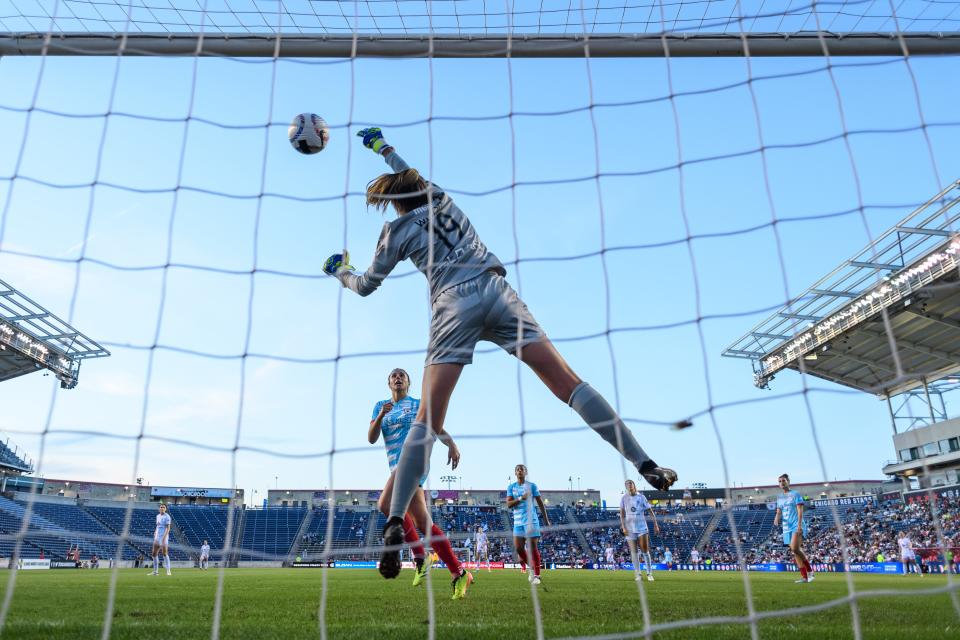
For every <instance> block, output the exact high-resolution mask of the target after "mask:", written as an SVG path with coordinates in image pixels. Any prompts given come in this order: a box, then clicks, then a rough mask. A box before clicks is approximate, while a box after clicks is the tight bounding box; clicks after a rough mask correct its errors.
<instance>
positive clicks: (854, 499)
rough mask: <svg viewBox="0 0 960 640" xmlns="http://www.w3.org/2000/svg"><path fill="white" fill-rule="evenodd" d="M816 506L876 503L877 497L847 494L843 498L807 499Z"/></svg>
mask: <svg viewBox="0 0 960 640" xmlns="http://www.w3.org/2000/svg"><path fill="white" fill-rule="evenodd" d="M807 502H809V503H810V504H812V505H813V506H815V507H829V506H830V505H837V506H838V507H843V506H849V505H853V504H858V505H859V504H866V505H873V504H876V502H877V499H876V498H875V497H873V496H845V497H843V498H824V499H822V500H807Z"/></svg>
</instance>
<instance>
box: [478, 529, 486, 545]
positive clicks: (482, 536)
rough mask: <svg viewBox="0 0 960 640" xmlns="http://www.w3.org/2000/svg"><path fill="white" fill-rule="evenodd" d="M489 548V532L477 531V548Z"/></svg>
mask: <svg viewBox="0 0 960 640" xmlns="http://www.w3.org/2000/svg"><path fill="white" fill-rule="evenodd" d="M486 548H487V534H486V533H484V532H483V531H478V532H477V550H480V549H486Z"/></svg>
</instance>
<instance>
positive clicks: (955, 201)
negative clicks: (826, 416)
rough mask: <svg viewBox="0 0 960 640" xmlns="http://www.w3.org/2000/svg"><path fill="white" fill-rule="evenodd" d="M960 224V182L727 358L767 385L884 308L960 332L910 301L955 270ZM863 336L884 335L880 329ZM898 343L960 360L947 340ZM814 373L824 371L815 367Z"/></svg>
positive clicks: (959, 259)
mask: <svg viewBox="0 0 960 640" xmlns="http://www.w3.org/2000/svg"><path fill="white" fill-rule="evenodd" d="M958 221H960V180H958V181H955V182H954V183H953V184H951V185H950V186H949V187H948V188H946V189H944V190H943V191H941V192H940V193H938V194H937V195H935V196H934V197H932V198H931V199H930V200H928V201H927V202H926V203H924V204H923V205H922V206H920V207H919V208H917V209H916V210H915V211H913V212H911V213H910V214H909V215H908V216H906V217H905V218H904V219H903V220H901V221H900V222H899V223H898V224H896V225H894V226H893V227H892V228H890V229H889V230H887V231H886V232H884V233H883V234H882V235H881V236H879V237H878V238H877V239H876V240H874V241H873V242H871V243H870V244H869V245H867V246H866V247H865V248H864V249H863V250H862V251H860V252H859V253H857V254H856V255H854V256H853V257H852V258H851V259H849V260H846V261H844V262H843V263H842V264H841V265H840V266H838V267H837V268H836V269H834V270H833V271H831V272H830V273H829V274H827V275H826V276H824V277H823V278H821V279H820V280H819V281H817V282H816V283H815V284H814V285H813V286H811V287H810V288H809V289H807V290H806V291H805V292H804V293H803V294H801V295H800V296H798V297H796V298H794V299H793V300H791V301H790V302H789V303H788V304H786V305H784V306H783V307H782V308H781V309H780V310H778V311H776V312H775V313H774V314H773V315H771V316H770V317H768V318H767V319H766V320H764V321H762V322H760V323H759V324H757V325H756V326H755V327H753V328H752V329H751V330H750V331H749V332H747V333H746V334H745V335H743V336H742V337H740V338H739V339H738V340H736V341H735V342H734V343H732V344H731V345H730V346H728V347H727V348H726V349H725V350H724V351H723V355H724V356H728V357H733V358H746V359H749V360H750V361H751V362H752V364H753V370H754V374H755V376H754V382H755V384H756V385H757V386H759V387H761V388H763V387H766V386H767V384H768V383H769V381H770V380H771V379H772V378H773V376H774V374H776V373H777V372H778V371H781V370H782V369H784V368H787V367H790V368H801V366H802V365H801V364H800V360H801V359H804V358H806V359H810V360H815V359H816V357H817V355H818V354H819V353H821V352H825V351H827V350H828V349H830V344H829V343H830V341H831V340H833V339H835V338H837V337H838V336H839V335H841V334H843V333H844V332H848V331H850V330H851V329H853V328H855V327H859V328H860V329H864V328H865V327H866V325H865V324H864V323H866V322H867V321H868V320H874V321H875V320H876V319H877V318H878V317H879V316H880V314H881V313H882V312H883V311H884V310H889V309H892V308H894V307H896V309H897V312H900V313H909V314H910V317H919V318H923V320H924V321H926V322H929V323H933V324H935V325H937V326H939V327H940V328H941V329H949V330H951V331H954V332H955V331H956V330H957V329H960V321H957V320H956V319H954V318H948V317H946V316H945V315H944V314H943V313H942V312H939V313H938V312H932V313H931V312H927V311H924V310H921V309H918V308H916V307H911V306H910V305H911V303H913V302H915V301H916V300H920V299H923V298H924V297H925V296H926V295H928V293H929V292H928V291H922V289H923V288H924V287H929V286H930V285H932V284H934V283H935V281H937V280H938V279H940V278H942V277H944V276H948V275H955V274H956V272H957V266H958V264H960V253H958V250H957V247H958V246H960V235H957V234H956V231H955V230H956V229H957V226H958ZM864 333H866V334H870V333H876V334H877V335H878V336H879V337H880V338H883V337H885V336H884V331H883V329H881V328H880V327H879V326H878V327H876V328H873V329H866V330H865V331H864ZM954 338H957V341H956V342H952V344H954V345H956V344H960V337H958V336H954ZM894 343H895V344H896V345H897V348H898V349H900V350H903V349H906V350H910V351H912V352H915V353H922V354H925V355H926V356H929V357H932V358H937V359H940V360H945V361H946V362H947V363H950V362H952V363H953V364H956V363H957V361H958V360H957V359H958V355H957V350H956V349H952V348H949V343H947V344H924V343H921V342H917V341H914V340H911V339H909V338H906V337H900V336H895V340H894ZM818 350H819V351H818ZM887 351H888V352H889V349H887ZM830 355H831V356H834V355H835V353H831V354H830ZM837 357H845V358H847V359H850V360H858V361H860V362H861V364H863V365H864V366H870V367H873V368H874V369H875V370H877V371H890V370H892V369H894V368H895V367H893V365H892V363H890V362H884V361H881V360H877V359H871V361H870V362H864V357H863V354H839V355H837ZM810 368H811V369H812V368H813V367H812V366H811V367H810ZM810 372H811V373H814V374H815V375H819V372H817V371H813V370H811V371H810ZM823 377H826V378H828V379H833V380H835V381H838V382H841V383H842V384H848V385H849V386H854V387H856V388H863V387H864V386H865V383H864V384H859V383H858V382H855V381H852V380H845V381H844V380H843V376H840V379H839V380H838V379H837V375H836V372H832V375H829V376H828V375H824V376H823ZM920 383H921V382H920V381H917V384H918V385H919V384H920ZM901 390H902V389H901Z"/></svg>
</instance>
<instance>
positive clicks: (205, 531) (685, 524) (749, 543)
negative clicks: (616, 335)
mask: <svg viewBox="0 0 960 640" xmlns="http://www.w3.org/2000/svg"><path fill="white" fill-rule="evenodd" d="M140 506H142V508H134V509H132V510H131V512H130V518H131V519H130V529H129V533H130V538H129V539H128V542H127V544H126V545H124V547H123V550H122V553H123V559H125V560H131V559H133V558H135V557H136V556H137V555H138V554H143V555H144V556H145V557H146V556H149V551H150V546H151V541H152V537H153V531H154V527H155V519H156V513H157V512H156V511H155V509H154V508H153V506H152V505H150V506H147V505H140ZM25 509H26V503H25V502H24V501H21V500H11V499H9V498H6V497H2V496H0V555H2V556H4V557H9V556H10V555H12V553H13V551H14V547H15V543H16V539H15V537H16V535H17V533H18V532H19V531H20V529H21V527H22V525H23V517H24V512H25ZM940 510H941V511H940V513H941V516H942V521H941V523H940V529H941V530H942V532H943V536H944V537H945V538H947V539H948V542H951V543H952V544H960V500H952V501H949V500H943V501H941V505H940ZM547 512H548V514H549V516H550V521H551V524H552V525H554V527H557V528H558V530H554V531H549V532H546V533H545V534H544V535H543V537H542V539H541V541H540V548H541V555H542V557H543V561H544V562H545V563H548V564H549V563H557V564H570V565H579V564H586V563H589V562H597V561H601V562H602V560H603V558H602V556H603V552H604V549H605V548H606V547H607V546H612V547H613V548H614V549H615V551H616V554H617V556H618V560H621V561H622V560H627V559H628V556H627V547H626V544H625V541H624V539H623V536H622V534H621V532H620V523H619V513H618V512H617V511H616V510H612V509H611V510H606V509H600V508H598V507H576V508H574V507H563V506H550V507H548V509H547ZM227 513H228V509H226V508H225V507H222V506H187V505H172V506H171V507H170V514H171V516H172V518H173V521H174V523H175V528H174V539H173V540H172V543H171V554H170V555H171V559H173V560H190V559H193V558H195V557H196V555H197V553H198V550H199V547H200V544H201V543H202V542H203V540H204V539H206V540H208V541H209V542H210V547H211V556H212V559H213V560H220V559H222V558H221V555H222V549H223V547H224V537H225V534H226V528H227ZM837 514H838V515H839V517H840V521H841V525H842V527H843V528H844V537H845V540H846V544H847V545H848V551H849V554H850V557H851V559H853V560H856V561H865V560H872V559H875V557H876V555H877V554H878V553H881V552H882V553H883V554H884V555H885V556H886V557H889V558H894V557H896V555H897V546H896V534H897V533H898V532H899V531H908V532H909V533H910V535H911V538H912V539H913V540H914V545H915V546H917V547H918V548H925V547H926V548H931V549H932V548H933V547H936V546H938V542H937V538H936V536H937V535H939V534H937V532H936V530H935V529H934V527H933V526H932V520H931V517H930V509H929V507H928V506H926V505H924V504H912V505H903V504H901V503H896V504H885V505H880V506H872V505H871V506H867V505H844V506H843V507H842V508H841V510H840V511H838V512H837ZM126 515H127V512H126V508H125V507H124V506H116V507H110V506H100V505H97V506H91V505H79V504H76V503H74V502H72V501H64V502H62V503H55V502H49V501H44V502H36V503H35V504H34V505H33V508H32V516H31V522H30V527H29V529H28V531H27V535H26V536H25V537H24V540H23V543H22V545H21V549H20V554H21V556H22V557H26V558H36V557H39V556H40V553H41V549H42V550H43V554H44V555H45V556H46V557H47V558H50V559H60V560H62V559H66V557H67V553H68V551H70V550H71V549H73V548H76V547H78V546H79V548H80V553H81V557H82V558H83V559H84V560H88V559H89V558H90V556H91V555H92V554H94V553H96V554H97V555H98V556H100V557H101V558H103V559H104V560H106V559H107V558H110V557H113V556H114V555H115V554H116V550H117V538H118V536H119V534H120V532H121V531H122V530H123V524H124V518H125V517H126ZM432 515H433V518H434V520H435V522H437V523H438V524H439V525H440V526H441V527H442V528H443V529H444V530H445V531H446V532H447V533H448V535H449V536H450V538H451V540H452V542H453V546H454V547H455V548H456V549H458V553H460V554H461V556H462V557H466V554H467V553H468V551H467V549H466V548H467V546H468V545H467V544H466V539H471V545H470V546H471V547H472V538H473V535H474V532H475V530H476V527H477V525H480V526H484V527H486V530H487V536H488V539H489V541H490V559H491V560H492V561H494V562H496V561H507V562H509V561H511V559H512V558H513V539H512V538H513V532H512V530H510V529H508V528H507V526H508V524H509V523H510V519H509V513H508V511H507V510H506V509H505V508H494V509H491V508H490V507H483V508H478V507H473V506H463V505H446V506H442V507H437V508H434V509H433V510H432ZM774 515H775V513H774V511H772V510H768V509H759V510H758V509H748V510H738V511H731V512H726V511H718V510H715V509H700V510H664V509H659V508H658V510H657V520H658V522H659V524H660V533H659V534H655V533H654V532H653V529H652V523H648V524H650V525H651V526H650V530H651V546H652V547H653V550H654V557H655V558H657V559H660V558H662V554H663V551H664V549H665V548H667V547H669V548H670V549H671V551H673V554H674V559H675V561H676V562H680V563H684V562H687V561H689V555H690V550H691V549H692V548H694V546H697V547H698V548H700V550H701V555H702V557H703V558H704V559H707V558H709V559H711V560H712V561H714V562H735V561H736V559H737V551H736V545H734V532H733V527H731V525H730V519H731V518H732V519H733V522H734V524H735V525H736V532H737V534H736V535H738V536H739V538H740V541H741V549H742V550H743V552H744V554H745V559H746V560H747V561H748V562H783V561H789V560H790V558H789V557H788V556H789V553H788V551H786V550H785V548H784V546H783V544H782V541H781V540H780V531H779V528H775V527H774V526H773V519H774ZM235 517H236V518H237V520H236V521H235V522H236V526H235V528H234V533H233V535H234V539H235V540H237V539H238V540H239V541H240V544H239V548H238V549H237V552H236V555H235V556H234V558H235V559H238V560H242V561H250V560H265V559H266V560H280V561H282V560H286V559H287V558H288V556H289V555H290V554H291V553H295V554H296V555H298V556H300V557H301V558H302V559H304V560H315V559H318V558H320V557H321V556H322V554H323V553H324V551H325V550H326V547H327V544H326V542H327V535H328V532H327V525H328V510H327V509H319V508H315V509H313V510H312V511H310V510H308V509H305V508H295V507H289V508H287V507H283V508H269V509H246V510H238V511H236V512H235ZM307 517H309V518H310V520H309V523H308V524H307V525H306V527H305V529H304V531H303V532H302V533H301V531H300V529H301V527H304V522H305V520H304V518H307ZM806 519H807V521H808V523H809V536H808V538H807V539H806V540H805V543H804V547H805V548H806V549H807V550H808V552H809V553H810V555H811V558H812V559H813V560H814V561H820V562H837V561H839V560H840V559H841V557H842V554H841V551H840V545H841V539H840V536H839V534H838V532H837V530H836V526H835V523H834V520H833V514H832V513H831V512H830V511H829V510H828V509H824V508H822V507H821V508H820V509H816V508H813V507H811V508H810V509H809V511H808V513H807V518H806ZM385 520H386V518H385V517H384V516H383V515H382V514H380V513H378V512H371V511H369V510H367V509H363V508H360V509H358V508H356V507H349V506H348V507H337V508H336V509H335V510H334V512H333V522H332V538H331V540H330V547H331V549H332V550H333V551H334V552H335V553H334V557H335V559H340V560H350V559H352V560H360V559H374V558H376V557H377V555H378V553H377V552H376V551H363V549H364V548H366V547H368V545H377V544H380V543H381V539H380V531H381V530H382V527H383V524H384V522H385ZM571 524H572V525H582V526H580V527H577V526H574V527H570V526H569V525H571ZM371 527H372V530H371ZM298 534H300V538H299V539H298V538H297V536H298ZM178 536H179V537H178ZM469 553H470V554H472V550H470V551H469ZM932 553H935V552H932Z"/></svg>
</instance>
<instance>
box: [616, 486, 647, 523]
mask: <svg viewBox="0 0 960 640" xmlns="http://www.w3.org/2000/svg"><path fill="white" fill-rule="evenodd" d="M620 508H621V509H623V521H624V524H625V525H626V529H627V533H646V532H647V519H646V518H645V517H644V515H643V514H644V512H645V511H646V510H647V509H649V508H650V502H649V501H648V500H647V497H646V496H645V495H643V494H642V493H638V494H637V495H635V496H632V495H630V494H629V493H625V494H623V497H621V498H620Z"/></svg>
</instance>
